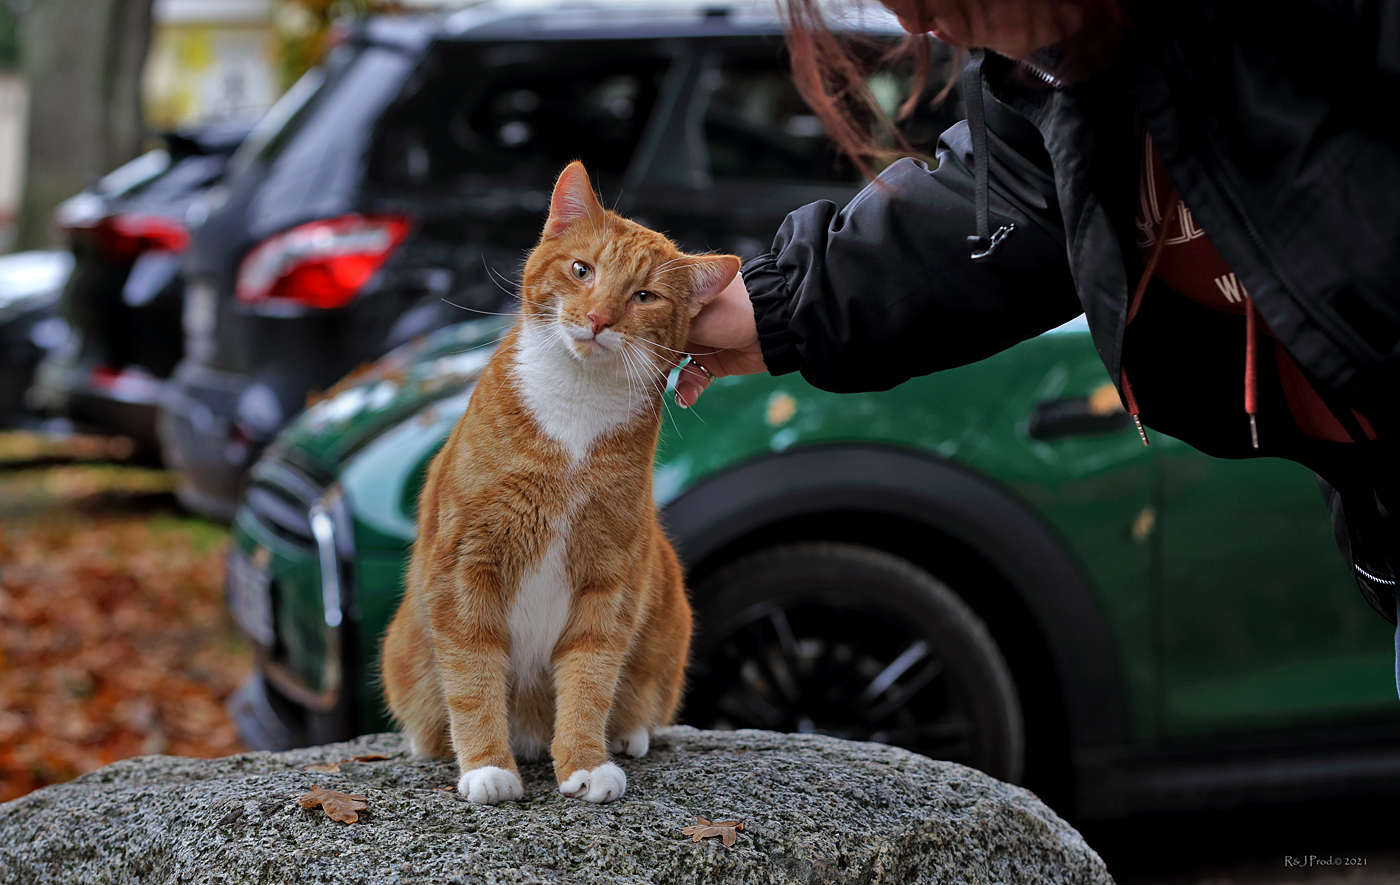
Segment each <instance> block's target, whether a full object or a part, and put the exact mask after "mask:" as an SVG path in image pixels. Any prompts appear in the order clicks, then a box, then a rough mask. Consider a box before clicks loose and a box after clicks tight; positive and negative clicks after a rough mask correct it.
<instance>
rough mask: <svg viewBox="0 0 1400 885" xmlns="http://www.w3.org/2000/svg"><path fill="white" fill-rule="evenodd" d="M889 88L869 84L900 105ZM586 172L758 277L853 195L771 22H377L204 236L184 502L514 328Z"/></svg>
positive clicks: (187, 409)
mask: <svg viewBox="0 0 1400 885" xmlns="http://www.w3.org/2000/svg"><path fill="white" fill-rule="evenodd" d="M861 28H862V33H863V34H864V35H865V36H867V37H872V38H874V39H873V41H872V46H874V47H877V48H878V44H879V43H880V42H881V41H883V42H885V43H888V41H889V40H892V39H894V38H895V36H896V35H897V34H898V33H899V31H898V28H897V26H896V25H895V23H894V20H893V18H892V17H889V16H883V17H881V16H875V15H873V14H872V16H870V17H869V20H868V21H866V22H864V23H863V24H862V25H861ZM893 82H894V81H893V80H890V81H889V82H876V83H873V84H872V86H873V87H874V89H873V91H874V92H875V93H876V94H877V95H878V96H881V98H882V100H885V99H887V100H888V101H889V102H890V103H891V104H893V103H894V102H897V101H898V100H899V96H898V91H897V90H896V89H894V88H892V85H893ZM956 115H957V103H956V101H954V102H949V103H946V104H944V105H943V106H942V109H941V110H938V111H936V112H934V111H926V112H924V113H923V114H922V115H920V116H917V117H916V119H914V120H913V121H911V123H910V125H909V134H910V136H911V138H912V139H913V140H914V141H915V142H916V143H922V144H924V145H926V146H928V145H931V144H932V142H933V140H934V139H935V138H936V136H937V134H938V133H939V132H941V131H942V130H943V129H944V128H946V126H947V125H949V124H951V122H953V121H954V120H955V119H956ZM576 158H577V159H582V160H583V161H584V163H585V164H586V165H587V166H588V169H589V172H590V174H591V175H592V177H593V181H594V182H595V184H596V185H597V186H598V187H599V189H600V190H601V192H602V194H603V197H604V199H605V200H606V201H607V203H608V205H609V206H612V207H615V208H617V209H618V210H619V211H621V212H623V213H624V214H626V215H628V216H630V217H632V218H635V219H637V220H638V221H641V222H643V223H645V224H648V225H651V226H654V227H656V228H659V229H661V230H664V231H666V232H667V233H669V234H670V235H671V236H672V237H673V238H675V239H676V240H677V241H678V242H679V243H680V244H681V245H682V246H683V247H684V248H686V249H691V250H704V249H715V250H721V251H727V252H735V253H738V254H740V255H745V256H747V255H753V254H757V253H758V252H760V251H763V250H764V249H766V248H767V244H768V243H769V242H770V241H771V238H772V236H773V233H774V232H775V231H776V230H777V228H778V225H779V224H780V223H781V221H782V219H783V217H784V216H785V214H786V213H787V212H789V211H791V210H792V209H793V208H795V207H797V206H799V205H802V204H804V203H808V202H811V201H813V200H817V199H823V198H826V199H832V200H835V201H837V202H845V201H846V200H848V199H849V198H850V197H851V196H853V195H854V194H855V192H856V191H857V189H858V187H859V184H860V182H859V180H858V176H857V175H856V174H855V172H854V170H852V169H851V168H850V167H849V166H847V165H844V164H842V163H841V162H839V161H838V159H837V157H836V154H835V152H834V151H833V149H832V148H831V146H830V144H829V142H828V141H827V139H826V138H825V136H824V135H823V133H822V131H821V127H820V126H819V125H818V123H817V120H816V118H815V117H814V116H813V115H812V114H811V112H810V110H809V109H808V108H807V107H806V106H805V105H804V104H803V103H802V101H801V99H800V97H799V96H798V95H797V92H796V90H795V89H794V87H793V85H792V82H791V78H790V76H789V74H788V71H787V63H786V60H785V59H784V58H783V56H782V36H781V26H780V22H779V21H778V19H777V17H776V14H775V12H774V11H773V9H772V8H771V6H770V5H768V4H763V3H760V4H755V5H743V4H737V5H735V4H727V3H720V4H716V3H709V4H705V5H703V6H702V5H698V4H697V5H690V4H680V3H668V4H661V3H658V4H657V5H656V6H654V7H652V6H643V5H640V4H625V5H607V4H603V5H596V6H586V7H585V6H579V7H568V6H564V7H555V8H552V9H549V10H539V11H535V12H520V11H519V7H518V6H516V7H513V8H512V7H507V6H497V5H494V4H492V3H485V4H482V5H480V6H476V7H473V8H471V9H468V10H465V11H462V12H458V13H455V14H451V15H443V16H414V17H386V18H378V19H372V20H369V21H367V22H365V23H363V24H362V25H360V26H358V27H357V28H356V29H354V30H352V31H351V32H350V34H349V36H348V38H347V39H346V40H345V41H344V42H343V43H342V44H341V45H339V46H338V47H337V48H336V49H334V50H333V51H332V53H331V54H330V56H329V58H328V60H327V62H326V64H325V65H324V66H323V67H322V68H320V69H317V70H315V71H313V72H312V73H311V74H309V75H307V77H306V78H305V79H304V80H302V81H301V82H300V83H298V84H297V85H296V86H295V87H294V88H293V89H292V90H291V91H290V92H289V93H288V95H287V96H286V97H284V99H283V100H282V101H281V102H280V103H279V104H278V105H277V106H276V107H275V108H274V109H273V111H272V112H271V114H270V115H269V117H268V118H267V119H266V120H265V121H264V122H263V123H262V124H260V125H259V127H258V129H257V130H256V131H255V132H254V133H253V135H252V136H250V138H249V140H248V143H247V144H246V145H245V146H244V147H243V148H242V149H241V150H240V152H239V153H238V154H237V155H236V156H235V158H234V161H233V166H232V169H231V172H230V174H229V176H228V178H227V182H226V186H225V187H224V188H222V189H221V190H220V191H219V192H218V193H217V195H216V197H215V198H214V199H213V200H212V202H211V206H210V211H209V215H208V218H207V221H206V223H205V224H204V225H203V227H202V228H200V229H199V230H198V231H196V232H195V234H194V239H193V243H192V246H191V250H190V257H189V262H188V271H189V275H190V284H189V286H188V289H187V291H186V310H185V331H186V335H187V336H188V341H187V356H186V358H185V360H184V361H183V362H182V363H181V364H180V366H179V367H178V369H177V370H176V373H175V381H174V384H173V385H172V386H171V388H170V390H169V391H168V394H167V396H166V398H165V401H164V404H163V405H164V410H163V414H162V417H161V424H160V431H161V438H162V444H163V448H164V452H165V454H166V458H167V461H168V462H169V463H170V464H171V465H172V466H174V467H175V468H176V469H177V471H178V472H179V474H180V480H181V484H180V495H181V498H182V500H183V501H184V502H185V503H186V504H187V505H189V506H191V507H193V508H194V509H196V510H199V511H202V512H204V513H206V514H209V515H213V516H216V517H221V518H228V517H230V516H231V515H232V513H233V511H234V507H235V503H236V501H237V498H238V494H239V490H240V486H241V483H242V478H243V475H244V473H245V472H246V470H247V469H248V467H249V466H251V464H252V463H253V461H254V460H255V459H256V458H257V456H258V454H259V453H260V452H261V450H262V449H263V448H264V446H265V445H266V444H267V443H268V442H269V441H270V440H271V439H272V437H273V435H274V434H275V433H276V432H277V430H278V429H279V428H280V427H281V426H282V425H283V424H285V423H286V421H287V420H289V419H290V418H291V417H292V416H293V415H295V414H296V413H297V412H299V411H300V410H301V409H302V408H303V406H304V405H305V403H306V400H307V396H308V394H309V393H312V392H314V391H319V390H325V389H327V388H329V387H330V386H331V385H333V384H334V383H335V382H336V381H337V379H339V378H340V377H341V376H343V375H345V374H346V373H347V372H348V371H350V370H351V369H353V368H355V367H356V366H357V365H359V364H361V363H363V362H366V361H370V360H373V359H375V358H376V357H378V356H380V355H382V354H383V353H386V352H387V351H388V350H390V349H392V348H393V347H395V346H396V345H399V344H402V343H404V342H407V341H410V340H413V339H414V338H416V337H418V336H421V335H422V334H424V333H426V332H430V331H432V330H435V329H437V328H440V327H442V326H444V325H447V324H448V323H449V322H456V321H460V320H461V319H464V318H467V317H469V316H471V314H470V311H488V312H490V311H499V310H502V309H504V308H505V307H506V306H508V305H509V304H510V303H511V301H512V298H513V285H514V279H515V276H516V273H517V270H518V267H519V264H520V262H521V260H522V258H523V256H524V254H525V252H526V251H527V250H528V249H529V248H530V247H531V246H532V245H533V244H534V242H535V241H536V239H537V237H538V234H539V228H540V224H541V220H542V218H543V215H544V212H545V210H546V209H547V207H548V195H549V188H550V186H551V184H552V181H553V178H554V176H555V175H557V174H558V172H559V170H560V169H561V168H563V166H564V165H565V164H566V163H567V162H568V161H569V160H572V159H576Z"/></svg>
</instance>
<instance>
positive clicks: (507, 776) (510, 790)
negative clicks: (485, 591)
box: [433, 601, 525, 805]
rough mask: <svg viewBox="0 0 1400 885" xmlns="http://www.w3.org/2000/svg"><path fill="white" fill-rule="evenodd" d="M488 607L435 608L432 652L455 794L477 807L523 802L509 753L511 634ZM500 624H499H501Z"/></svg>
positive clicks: (454, 606)
mask: <svg viewBox="0 0 1400 885" xmlns="http://www.w3.org/2000/svg"><path fill="white" fill-rule="evenodd" d="M491 615H492V612H491V610H490V607H489V606H481V605H467V606H464V605H458V604H454V603H453V602H450V601H449V602H448V603H447V604H442V605H438V606H435V607H434V611H433V646H434V649H435V651H436V653H437V661H438V670H439V674H440V676H441V679H442V692H443V696H444V698H445V700H446V702H447V719H448V727H449V731H450V733H451V736H452V750H453V752H454V753H455V754H456V756H457V766H458V769H459V770H460V771H461V778H460V779H459V780H458V782H457V791H458V792H459V793H461V794H462V797H463V798H464V799H466V800H467V801H469V802H472V803H474V804H477V805H495V804H497V803H500V802H506V801H511V800H516V799H520V798H521V797H522V796H524V794H525V791H524V788H523V787H522V785H521V783H520V774H519V772H518V771H517V770H516V767H515V757H514V756H513V755H512V754H511V751H510V730H509V724H508V723H509V720H508V718H507V717H508V713H507V705H506V680H507V676H508V673H509V668H510V634H509V633H508V632H507V630H506V629H505V627H504V619H503V618H494V617H492V616H491ZM497 621H500V623H497Z"/></svg>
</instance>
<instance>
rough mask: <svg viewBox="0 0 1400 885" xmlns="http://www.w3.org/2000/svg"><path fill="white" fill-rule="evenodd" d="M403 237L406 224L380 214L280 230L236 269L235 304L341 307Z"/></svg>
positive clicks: (355, 216)
mask: <svg viewBox="0 0 1400 885" xmlns="http://www.w3.org/2000/svg"><path fill="white" fill-rule="evenodd" d="M407 233H408V219H406V218H398V217H390V216H383V215H378V216H365V215H346V216H344V217H341V218H331V219H327V220H325V221H313V222H311V223H309V224H303V225H300V226H298V227H294V228H292V229H291V230H286V231H283V232H282V233H280V234H277V235H276V236H274V237H272V238H270V239H267V240H264V241H263V242H262V243H259V244H258V245H257V246H256V247H254V248H253V251H251V252H249V253H248V255H247V257H245V258H244V259H243V263H242V264H241V265H239V268H238V284H237V287H236V291H237V294H238V300H239V301H240V302H242V303H244V304H261V303H264V302H267V301H272V300H274V299H276V300H281V301H285V302H295V303H297V304H300V305H303V306H305V307H318V308H334V307H344V306H345V305H347V304H349V303H350V300H351V299H353V298H354V297H355V293H356V292H358V291H360V287H361V286H363V285H364V284H365V283H366V282H368V281H369V278H370V277H372V276H374V272H375V271H377V270H379V267H380V266H381V265H382V264H383V263H384V259H385V258H387V257H388V256H389V253H390V252H392V251H394V247H395V246H397V245H398V244H399V243H400V242H401V241H402V240H403V238H404V235H405V234H407Z"/></svg>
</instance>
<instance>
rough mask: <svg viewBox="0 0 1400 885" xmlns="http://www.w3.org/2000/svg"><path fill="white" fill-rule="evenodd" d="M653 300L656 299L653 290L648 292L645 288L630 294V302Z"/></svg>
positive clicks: (645, 302)
mask: <svg viewBox="0 0 1400 885" xmlns="http://www.w3.org/2000/svg"><path fill="white" fill-rule="evenodd" d="M655 300H656V293H655V292H648V291H647V290H645V289H643V290H642V291H640V292H637V293H636V294H634V295H633V296H632V303H633V304H651V303H652V302H653V301H655Z"/></svg>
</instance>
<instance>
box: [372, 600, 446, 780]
mask: <svg viewBox="0 0 1400 885" xmlns="http://www.w3.org/2000/svg"><path fill="white" fill-rule="evenodd" d="M426 627H427V625H426V624H425V623H424V622H423V616H422V614H421V613H420V612H419V611H418V610H417V609H416V607H415V606H412V605H409V606H404V607H402V608H400V610H399V613H398V614H397V615H396V616H395V617H394V620H393V622H392V623H391V624H390V625H389V632H388V633H387V634H386V635H385V637H384V656H383V660H382V662H381V669H382V672H383V680H384V696H385V699H386V701H387V702H388V705H389V712H390V713H391V714H392V715H393V717H394V719H395V720H396V721H397V722H398V725H399V728H400V730H401V731H403V733H404V734H405V735H407V737H408V742H409V748H410V750H411V751H412V753H413V755H414V756H417V757H419V758H436V759H442V758H450V757H451V756H452V744H451V741H450V740H449V737H448V732H447V704H446V702H445V701H444V700H443V697H442V684H441V682H440V681H439V680H438V672H437V661H436V659H435V657H434V655H433V644H432V640H431V639H430V638H429V636H428V632H427V629H426Z"/></svg>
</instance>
